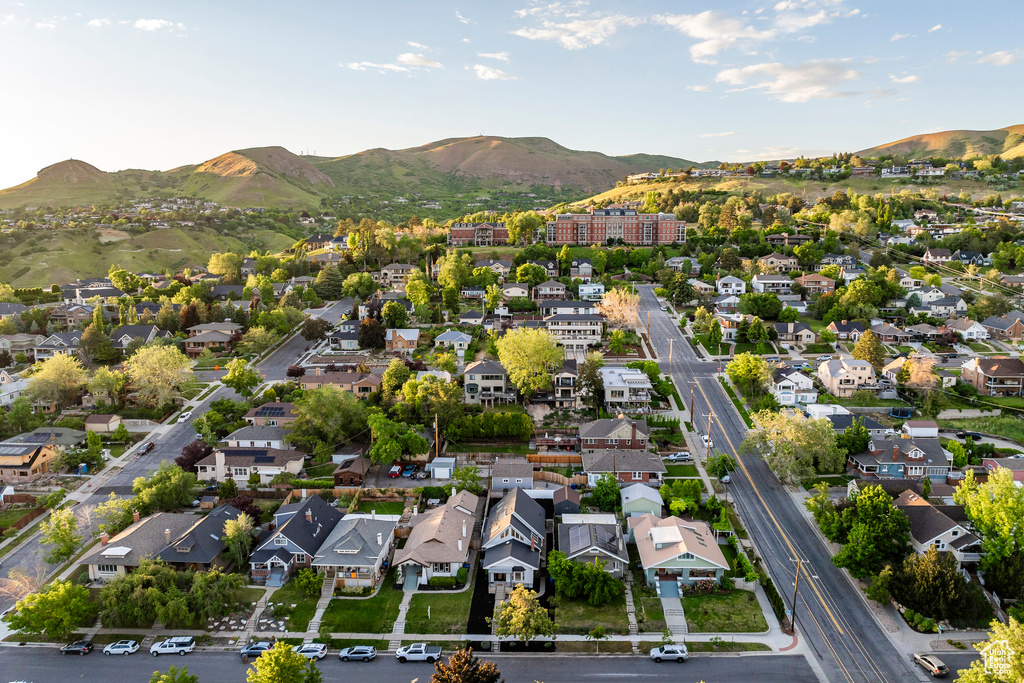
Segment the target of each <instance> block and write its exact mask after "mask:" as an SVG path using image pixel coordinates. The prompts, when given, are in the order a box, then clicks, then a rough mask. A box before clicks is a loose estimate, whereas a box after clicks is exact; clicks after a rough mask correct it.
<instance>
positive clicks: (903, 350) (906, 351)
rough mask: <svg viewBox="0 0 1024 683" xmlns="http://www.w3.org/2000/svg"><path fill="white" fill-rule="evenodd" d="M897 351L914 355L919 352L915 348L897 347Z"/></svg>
mask: <svg viewBox="0 0 1024 683" xmlns="http://www.w3.org/2000/svg"><path fill="white" fill-rule="evenodd" d="M896 350H897V351H899V352H900V353H914V352H916V351H917V349H915V348H914V347H913V346H897V347H896Z"/></svg>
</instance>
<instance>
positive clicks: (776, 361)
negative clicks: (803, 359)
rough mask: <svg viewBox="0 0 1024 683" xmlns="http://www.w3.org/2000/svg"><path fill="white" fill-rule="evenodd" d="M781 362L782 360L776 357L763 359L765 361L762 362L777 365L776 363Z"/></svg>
mask: <svg viewBox="0 0 1024 683" xmlns="http://www.w3.org/2000/svg"><path fill="white" fill-rule="evenodd" d="M781 360H782V359H781V358H779V357H778V356H771V357H770V358H765V359H764V362H765V363H778V362H780V361H781Z"/></svg>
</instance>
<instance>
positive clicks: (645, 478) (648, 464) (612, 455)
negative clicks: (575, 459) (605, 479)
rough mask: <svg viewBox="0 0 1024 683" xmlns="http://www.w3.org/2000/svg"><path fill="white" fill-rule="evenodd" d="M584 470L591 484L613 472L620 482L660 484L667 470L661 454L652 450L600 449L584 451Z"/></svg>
mask: <svg viewBox="0 0 1024 683" xmlns="http://www.w3.org/2000/svg"><path fill="white" fill-rule="evenodd" d="M582 458H583V471H584V473H586V475H587V483H588V484H589V485H590V486H594V485H595V484H597V481H598V480H599V479H600V478H601V476H602V475H604V474H609V473H610V474H612V475H614V476H615V478H616V479H617V480H618V481H619V483H620V484H633V483H642V484H651V485H652V486H659V485H660V484H661V475H662V474H664V473H665V472H666V471H667V470H666V469H665V463H663V462H662V461H661V456H659V455H658V454H657V453H651V452H650V451H622V450H613V449H608V450H600V451H595V452H592V453H587V452H586V451H584V452H583V453H582Z"/></svg>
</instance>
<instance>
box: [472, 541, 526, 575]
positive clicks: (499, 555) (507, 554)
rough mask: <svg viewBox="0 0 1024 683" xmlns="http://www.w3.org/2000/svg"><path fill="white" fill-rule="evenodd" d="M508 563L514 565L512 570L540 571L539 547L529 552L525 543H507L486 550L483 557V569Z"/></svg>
mask: <svg viewBox="0 0 1024 683" xmlns="http://www.w3.org/2000/svg"><path fill="white" fill-rule="evenodd" d="M510 561H511V562H515V563H516V564H515V565H514V566H513V569H514V568H515V567H521V568H522V569H519V571H523V570H524V569H526V568H527V567H529V568H530V569H533V570H537V569H540V546H539V545H538V546H536V547H535V548H534V549H532V550H531V549H530V546H528V545H526V544H525V543H516V542H513V541H507V542H505V543H502V544H501V545H496V546H494V547H493V548H488V549H487V553H486V555H485V557H484V561H483V568H484V569H490V568H491V567H495V566H498V565H502V564H507V563H509V562H510Z"/></svg>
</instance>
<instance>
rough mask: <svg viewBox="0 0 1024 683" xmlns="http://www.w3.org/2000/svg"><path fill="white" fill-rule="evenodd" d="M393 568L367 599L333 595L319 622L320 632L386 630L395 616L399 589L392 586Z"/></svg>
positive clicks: (391, 625)
mask: <svg viewBox="0 0 1024 683" xmlns="http://www.w3.org/2000/svg"><path fill="white" fill-rule="evenodd" d="M394 582H395V570H394V569H390V570H389V571H388V575H387V576H386V577H385V578H384V582H383V584H382V585H381V587H380V590H379V591H377V594H376V595H374V596H373V597H371V598H335V599H333V600H331V603H330V604H329V605H328V606H327V609H326V610H325V611H324V616H323V619H321V621H320V632H321V633H388V632H390V631H391V628H392V627H393V626H394V623H395V620H396V619H397V618H398V607H399V605H400V604H401V602H402V591H400V590H395V588H393V585H394Z"/></svg>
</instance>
